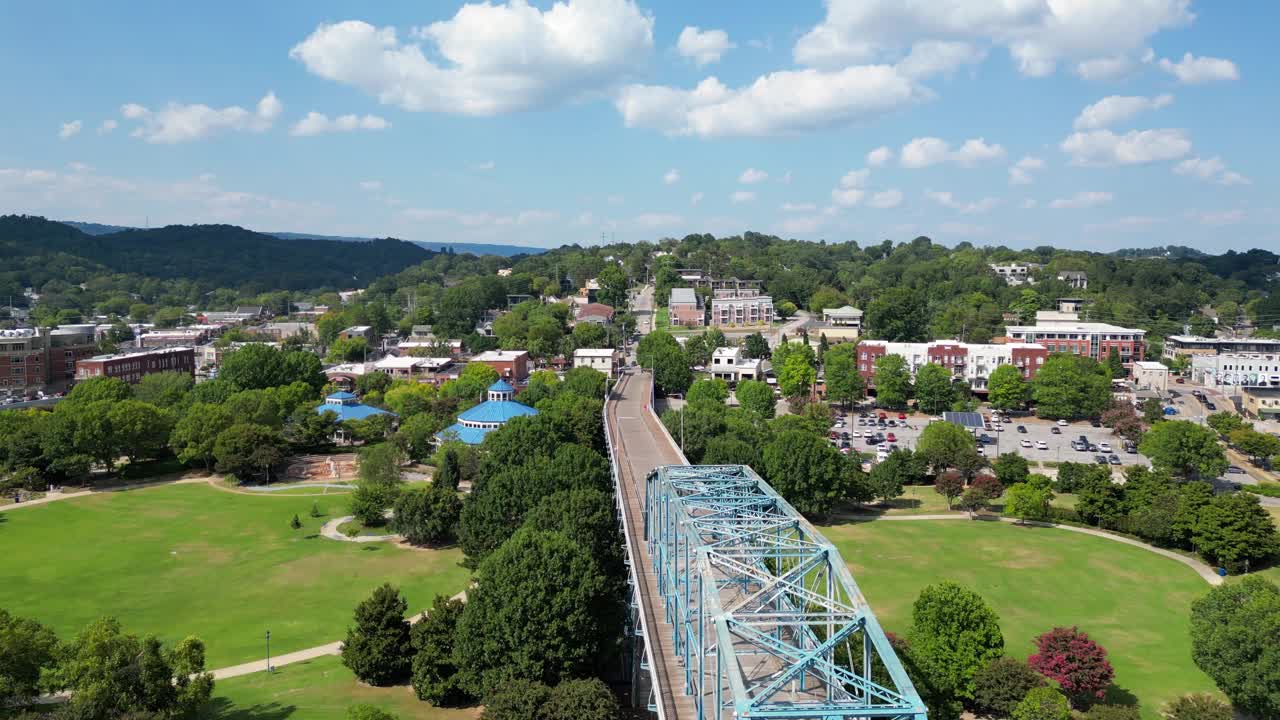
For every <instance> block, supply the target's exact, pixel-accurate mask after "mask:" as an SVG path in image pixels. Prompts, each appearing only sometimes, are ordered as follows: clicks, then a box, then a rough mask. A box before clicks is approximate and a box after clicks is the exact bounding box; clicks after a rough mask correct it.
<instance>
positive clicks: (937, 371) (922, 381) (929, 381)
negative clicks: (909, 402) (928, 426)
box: [916, 363, 955, 415]
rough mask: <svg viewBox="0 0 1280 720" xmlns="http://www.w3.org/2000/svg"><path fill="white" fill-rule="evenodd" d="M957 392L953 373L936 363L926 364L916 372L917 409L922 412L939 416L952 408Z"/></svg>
mask: <svg viewBox="0 0 1280 720" xmlns="http://www.w3.org/2000/svg"><path fill="white" fill-rule="evenodd" d="M954 400H955V392H954V391H953V389H952V387H951V373H950V372H948V371H947V369H946V368H944V367H942V366H941V365H938V364H936V363H926V364H925V366H924V367H922V368H920V369H919V370H917V371H916V407H918V408H920V411H921V412H926V413H929V414H930V415H937V414H939V413H941V412H943V411H944V410H948V409H950V407H951V403H952V402H953V401H954Z"/></svg>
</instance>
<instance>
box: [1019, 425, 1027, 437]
mask: <svg viewBox="0 0 1280 720" xmlns="http://www.w3.org/2000/svg"><path fill="white" fill-rule="evenodd" d="M1018 432H1020V433H1022V434H1023V435H1026V434H1027V426H1026V425H1019V426H1018Z"/></svg>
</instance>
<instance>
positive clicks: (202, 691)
mask: <svg viewBox="0 0 1280 720" xmlns="http://www.w3.org/2000/svg"><path fill="white" fill-rule="evenodd" d="M42 684H43V685H45V686H46V687H47V688H48V689H50V690H68V691H70V692H71V700H70V701H69V702H68V705H69V706H70V711H71V715H72V716H73V717H87V718H115V717H121V716H128V715H129V714H130V713H156V714H158V715H160V716H161V717H177V718H183V717H193V716H194V714H195V712H196V711H197V710H198V709H199V707H200V706H201V705H203V704H204V703H205V702H207V701H208V699H209V695H210V694H211V693H212V692H213V676H212V675H211V674H209V673H206V672H205V670H204V645H203V643H201V642H200V641H199V640H198V639H196V638H187V639H186V640H183V641H182V642H181V643H179V644H178V645H177V647H175V648H173V649H168V648H165V647H164V645H163V644H162V643H161V642H160V641H159V640H158V639H156V638H155V637H154V636H147V637H141V638H140V637H138V636H136V635H129V634H126V633H124V632H123V631H122V630H121V627H120V623H119V622H117V621H116V620H115V618H110V617H104V618H101V619H99V620H97V621H95V622H93V623H90V624H89V625H88V627H86V628H85V629H84V630H82V631H81V632H80V634H78V635H77V636H76V638H75V640H73V641H72V642H71V643H70V644H69V645H68V646H67V647H65V648H64V649H63V652H62V653H61V658H60V661H59V662H58V664H57V667H56V668H54V669H52V670H49V671H46V672H45V674H44V675H43V677H42Z"/></svg>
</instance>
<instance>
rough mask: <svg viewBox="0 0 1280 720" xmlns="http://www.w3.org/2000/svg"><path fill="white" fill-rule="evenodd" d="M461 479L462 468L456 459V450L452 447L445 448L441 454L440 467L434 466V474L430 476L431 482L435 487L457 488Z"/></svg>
mask: <svg viewBox="0 0 1280 720" xmlns="http://www.w3.org/2000/svg"><path fill="white" fill-rule="evenodd" d="M461 479H462V468H461V466H460V465H459V461H458V451H457V450H455V449H453V448H446V449H445V450H444V454H443V455H442V456H441V462H440V467H438V468H436V472H435V474H434V475H432V476H431V484H432V485H434V486H436V487H443V488H448V489H450V490H457V489H458V483H459V481H460V480H461Z"/></svg>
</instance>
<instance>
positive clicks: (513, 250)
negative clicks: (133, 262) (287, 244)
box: [59, 220, 547, 257]
mask: <svg viewBox="0 0 1280 720" xmlns="http://www.w3.org/2000/svg"><path fill="white" fill-rule="evenodd" d="M59 222H61V223H62V224H63V225H70V226H71V227H73V228H76V229H77V230H80V231H81V232H84V233H86V234H88V235H110V234H113V233H119V232H124V231H126V230H141V229H142V228H135V227H125V226H122V225H104V224H102V223H94V222H80V221H77V220H61V221H59ZM261 234H263V235H270V236H272V237H277V238H280V239H281V240H330V241H333V242H373V241H374V240H375V239H377V238H367V237H353V236H346V235H319V234H316V233H294V232H264V233H261ZM405 242H408V243H412V244H414V245H417V246H418V247H421V248H425V249H427V250H436V251H440V250H444V249H445V248H449V249H452V250H453V252H455V253H471V254H472V255H501V256H502V257H512V256H514V255H538V254H540V253H544V252H546V251H547V248H536V247H523V246H520V245H497V244H489V243H462V242H457V243H447V242H428V241H425V240H406V241H405Z"/></svg>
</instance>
